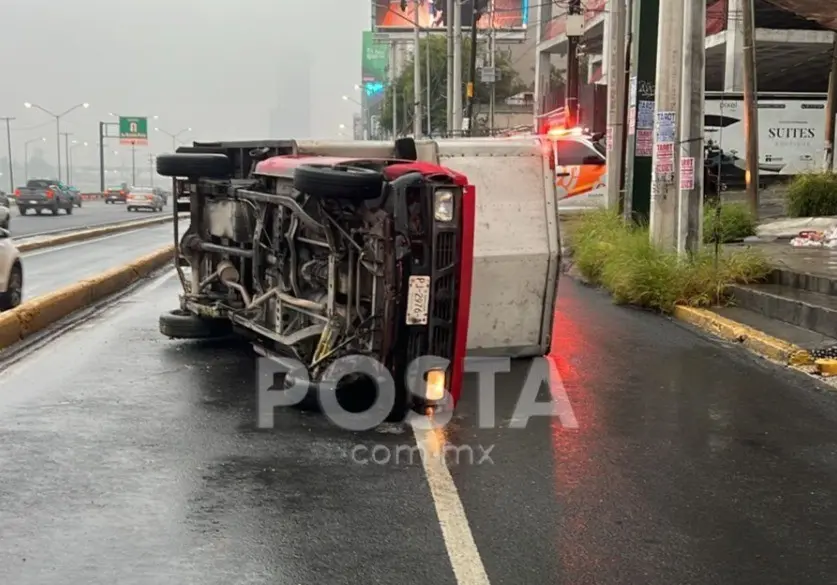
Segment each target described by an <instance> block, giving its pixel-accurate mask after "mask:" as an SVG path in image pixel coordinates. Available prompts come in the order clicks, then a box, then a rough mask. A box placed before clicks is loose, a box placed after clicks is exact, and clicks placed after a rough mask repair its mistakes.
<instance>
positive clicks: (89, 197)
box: [81, 193, 105, 201]
mask: <svg viewBox="0 0 837 585" xmlns="http://www.w3.org/2000/svg"><path fill="white" fill-rule="evenodd" d="M104 197H105V194H104V193H82V194H81V200H82V201H95V200H96V199H104Z"/></svg>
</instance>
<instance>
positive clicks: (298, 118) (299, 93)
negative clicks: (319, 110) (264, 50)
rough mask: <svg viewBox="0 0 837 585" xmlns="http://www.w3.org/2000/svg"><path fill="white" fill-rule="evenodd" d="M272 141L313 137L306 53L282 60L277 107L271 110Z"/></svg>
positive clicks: (277, 90)
mask: <svg viewBox="0 0 837 585" xmlns="http://www.w3.org/2000/svg"><path fill="white" fill-rule="evenodd" d="M270 137H271V138H293V139H305V138H312V131H311V64H310V62H309V59H308V58H307V55H306V54H305V53H298V52H296V56H295V57H294V58H293V59H286V60H283V61H281V64H280V66H279V71H278V79H277V83H276V107H275V108H273V109H272V110H271V111H270Z"/></svg>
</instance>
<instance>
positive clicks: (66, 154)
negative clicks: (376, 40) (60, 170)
mask: <svg viewBox="0 0 837 585" xmlns="http://www.w3.org/2000/svg"><path fill="white" fill-rule="evenodd" d="M72 135H73V133H72V132H61V136H63V137H64V168H65V169H66V170H67V173H66V176H65V177H64V179H65V180H66V181H67V182H68V183H69V182H70V136H72ZM58 180H59V181H60V180H61V179H58Z"/></svg>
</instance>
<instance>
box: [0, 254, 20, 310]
mask: <svg viewBox="0 0 837 585" xmlns="http://www.w3.org/2000/svg"><path fill="white" fill-rule="evenodd" d="M22 300H23V268H22V267H21V266H20V263H18V262H15V264H14V266H12V271H11V273H10V274H9V284H8V286H7V287H6V292H4V293H0V311H8V310H9V309H14V308H15V307H17V306H18V305H19V304H20V303H21V301H22Z"/></svg>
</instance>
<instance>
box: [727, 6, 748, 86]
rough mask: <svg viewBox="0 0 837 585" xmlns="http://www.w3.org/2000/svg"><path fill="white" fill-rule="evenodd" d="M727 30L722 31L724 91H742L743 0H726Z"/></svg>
mask: <svg viewBox="0 0 837 585" xmlns="http://www.w3.org/2000/svg"><path fill="white" fill-rule="evenodd" d="M728 2H729V3H728V5H727V30H726V32H725V33H724V36H725V46H726V56H725V60H724V91H727V92H742V91H744V27H743V26H742V24H743V22H742V19H741V14H742V10H743V8H744V7H743V5H742V2H743V0H728Z"/></svg>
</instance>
